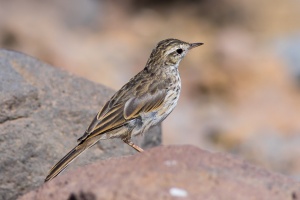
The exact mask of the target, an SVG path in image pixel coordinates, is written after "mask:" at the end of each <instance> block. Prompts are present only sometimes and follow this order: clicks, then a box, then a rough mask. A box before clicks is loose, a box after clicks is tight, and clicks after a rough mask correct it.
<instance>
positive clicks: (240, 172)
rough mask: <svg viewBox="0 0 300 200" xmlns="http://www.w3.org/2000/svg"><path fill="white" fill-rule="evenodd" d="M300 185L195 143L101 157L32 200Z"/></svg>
mask: <svg viewBox="0 0 300 200" xmlns="http://www.w3.org/2000/svg"><path fill="white" fill-rule="evenodd" d="M299 196H300V184H299V183H297V182H295V181H293V180H292V179H289V178H288V177H285V176H283V175H280V174H276V173H273V172H269V171H267V170H264V169H261V168H258V167H255V166H253V165H251V164H248V163H246V162H245V161H242V160H240V159H238V158H234V157H232V156H230V155H228V154H227V155H226V154H221V153H209V152H207V151H204V150H201V149H198V148H196V147H193V146H188V145H187V146H165V147H156V148H153V149H150V150H148V151H146V152H144V153H142V154H136V155H133V156H128V157H123V158H115V159H110V160H105V161H98V162H97V163H93V164H90V165H87V166H85V167H81V168H78V169H76V170H73V171H69V173H67V174H64V175H62V176H59V177H57V178H56V179H53V180H52V181H49V182H47V183H46V184H44V185H42V186H41V187H40V188H39V189H37V190H35V191H32V192H30V193H28V194H26V195H24V196H23V197H21V198H20V200H29V199H30V200H32V199H43V200H47V199H49V200H50V199H70V200H71V199H72V200H81V199H91V200H96V199H105V200H110V199H118V200H122V199H132V200H135V199H139V200H143V199H156V200H160V199H179V197H181V198H182V199H193V200H194V199H230V200H235V199H238V200H244V199H251V200H256V199H272V200H276V199H278V200H279V199H280V200H284V199H289V200H295V199H299Z"/></svg>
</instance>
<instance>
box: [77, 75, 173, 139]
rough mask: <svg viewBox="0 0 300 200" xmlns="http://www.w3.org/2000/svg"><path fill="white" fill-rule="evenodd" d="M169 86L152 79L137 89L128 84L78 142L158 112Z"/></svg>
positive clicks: (100, 113)
mask: <svg viewBox="0 0 300 200" xmlns="http://www.w3.org/2000/svg"><path fill="white" fill-rule="evenodd" d="M141 80H142V79H141ZM141 85H143V87H142V86H141ZM167 85H168V81H163V80H160V81H157V82H153V80H151V79H148V80H147V81H145V79H143V84H139V83H137V84H136V85H135V87H132V86H133V85H132V83H131V82H128V83H127V84H126V85H124V86H123V87H122V88H121V90H119V91H118V92H117V93H116V94H115V95H114V96H113V97H112V98H111V99H110V100H109V101H108V102H107V103H106V104H105V105H104V106H103V108H102V109H101V110H100V112H99V113H98V114H97V115H96V116H95V118H94V119H93V121H92V123H91V124H90V126H89V127H88V129H87V131H86V133H85V134H84V135H83V136H82V137H81V138H79V139H78V141H79V142H82V141H84V140H86V139H88V138H91V137H94V136H97V135H99V134H103V133H105V132H108V131H111V130H114V129H116V128H119V127H120V126H123V125H125V124H126V123H128V122H129V121H130V120H132V119H134V118H137V117H139V116H140V114H141V113H144V112H152V111H155V110H158V109H159V107H160V106H161V105H162V103H163V101H164V99H165V97H166V95H167ZM129 86H130V87H131V89H128V88H129ZM145 88H147V89H145Z"/></svg>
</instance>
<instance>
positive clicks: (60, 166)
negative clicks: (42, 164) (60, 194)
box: [45, 143, 86, 182]
mask: <svg viewBox="0 0 300 200" xmlns="http://www.w3.org/2000/svg"><path fill="white" fill-rule="evenodd" d="M85 149H86V144H85V143H81V144H79V145H77V146H76V147H75V148H73V149H72V150H71V151H70V152H69V153H68V154H67V155H65V156H64V157H63V158H62V159H61V160H60V161H59V162H58V163H57V164H56V165H54V166H53V167H52V168H51V169H50V171H49V173H48V175H47V177H46V179H45V182H47V181H49V180H51V179H53V178H54V177H56V176H57V175H58V174H59V173H61V172H62V171H63V170H64V169H65V168H66V167H67V166H68V165H69V164H70V163H71V162H72V161H73V160H75V158H77V157H78V156H79V155H80V154H81V153H82V152H83V151H84V150H85Z"/></svg>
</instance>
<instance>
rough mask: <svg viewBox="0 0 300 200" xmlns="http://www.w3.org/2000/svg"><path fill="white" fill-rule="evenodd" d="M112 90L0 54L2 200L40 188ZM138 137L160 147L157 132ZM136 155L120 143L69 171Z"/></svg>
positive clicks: (97, 150)
mask: <svg viewBox="0 0 300 200" xmlns="http://www.w3.org/2000/svg"><path fill="white" fill-rule="evenodd" d="M112 94H113V91H112V90H110V89H108V88H106V87H104V86H102V85H99V84H95V83H92V82H90V81H87V80H85V79H83V78H78V77H74V76H72V75H70V74H68V73H66V72H62V71H60V70H58V69H56V68H54V67H51V66H49V65H47V64H44V63H42V62H40V61H37V60H35V59H34V58H31V57H29V56H26V55H23V54H20V53H16V52H11V51H6V50H0V180H1V181H0V199H5V200H7V199H16V197H17V196H19V195H21V194H24V193H25V192H28V191H30V190H32V189H33V188H35V187H37V186H39V185H40V184H42V183H43V180H44V178H45V176H46V174H47V172H48V171H49V169H50V168H51V166H52V165H54V164H55V163H56V162H57V161H58V160H59V159H60V158H62V157H63V156H64V155H65V154H66V153H67V152H68V151H69V150H71V148H73V147H74V146H75V145H76V144H77V141H76V140H77V138H79V137H80V136H81V135H82V134H83V133H84V131H85V129H86V128H87V126H88V125H89V123H90V122H91V120H92V118H93V117H94V116H95V115H96V113H97V111H98V110H99V109H100V108H101V106H103V104H104V103H105V101H106V100H107V99H108V98H109V97H110V96H111V95H112ZM150 132H151V133H150V134H145V135H146V136H147V137H145V138H140V143H141V145H142V146H143V147H145V148H147V147H151V146H156V145H158V144H160V142H161V133H160V128H159V127H154V128H153V129H152V130H151V131H150ZM133 153H135V151H134V150H132V149H131V148H130V147H129V146H127V145H126V144H123V142H122V141H119V140H118V139H116V140H108V141H102V142H100V143H98V144H97V145H95V146H94V147H93V148H92V149H90V150H88V153H84V156H81V157H80V158H79V159H77V160H76V161H75V162H73V163H72V165H70V167H69V168H73V167H74V166H76V165H83V164H86V163H90V162H92V161H95V160H97V159H98V160H99V159H105V158H110V157H115V156H121V155H128V154H133Z"/></svg>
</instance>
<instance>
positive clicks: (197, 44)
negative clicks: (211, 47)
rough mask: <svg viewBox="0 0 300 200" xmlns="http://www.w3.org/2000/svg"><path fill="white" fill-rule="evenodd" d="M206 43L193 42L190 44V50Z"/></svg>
mask: <svg viewBox="0 0 300 200" xmlns="http://www.w3.org/2000/svg"><path fill="white" fill-rule="evenodd" d="M203 44H204V43H202V42H199V43H191V44H190V47H189V50H190V49H193V48H195V47H199V46H201V45H203Z"/></svg>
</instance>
